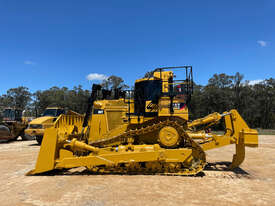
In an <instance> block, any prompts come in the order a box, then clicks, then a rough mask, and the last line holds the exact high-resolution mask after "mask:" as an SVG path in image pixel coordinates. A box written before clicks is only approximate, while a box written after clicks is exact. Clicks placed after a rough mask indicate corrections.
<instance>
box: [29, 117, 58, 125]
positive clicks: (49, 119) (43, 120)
mask: <svg viewBox="0 0 275 206" xmlns="http://www.w3.org/2000/svg"><path fill="white" fill-rule="evenodd" d="M55 119H56V117H51V116H45V117H38V118H36V119H34V120H32V121H31V122H30V124H44V123H51V122H53V121H54V120H55Z"/></svg>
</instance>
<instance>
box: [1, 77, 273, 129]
mask: <svg viewBox="0 0 275 206" xmlns="http://www.w3.org/2000/svg"><path fill="white" fill-rule="evenodd" d="M102 87H103V88H105V89H111V88H122V89H125V88H128V86H127V85H126V84H125V83H124V80H123V79H122V78H120V77H117V76H114V75H113V76H110V77H109V78H108V79H106V80H103V82H102ZM90 92H91V91H90V90H86V89H83V88H82V86H81V85H79V86H75V87H73V89H68V88H67V87H61V88H60V87H52V88H50V89H47V90H43V91H41V90H38V91H36V92H34V93H31V92H30V91H29V89H28V88H27V87H23V86H20V87H17V88H11V89H9V90H8V91H7V92H6V94H3V95H1V96H0V109H1V108H2V109H3V108H4V107H17V108H21V109H24V110H25V111H26V115H30V116H36V115H37V114H41V113H43V111H44V110H45V108H46V107H48V106H60V107H63V108H65V109H66V108H67V109H70V110H73V111H76V112H78V113H84V112H85V111H86V108H87V104H88V102H87V101H88V98H89V96H90ZM233 108H235V109H237V110H238V111H239V113H240V114H241V115H242V117H243V118H244V119H245V121H246V122H247V123H248V124H249V126H250V127H253V128H265V129H266V128H273V129H275V79H274V78H269V79H265V80H263V81H262V82H259V83H257V84H253V85H252V84H250V82H249V81H244V76H243V75H242V74H240V73H236V74H235V75H227V74H224V73H222V74H214V75H213V76H212V77H211V78H210V79H209V80H208V84H207V85H205V86H202V85H198V84H195V85H194V91H193V95H192V98H191V102H190V104H189V111H190V119H197V118H200V117H203V116H205V115H207V114H210V113H213V112H219V113H222V112H224V111H228V110H230V109H233Z"/></svg>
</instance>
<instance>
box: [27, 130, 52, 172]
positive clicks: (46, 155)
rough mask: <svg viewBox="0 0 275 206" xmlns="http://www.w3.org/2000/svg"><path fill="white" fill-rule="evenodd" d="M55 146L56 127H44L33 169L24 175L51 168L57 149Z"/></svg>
mask: <svg viewBox="0 0 275 206" xmlns="http://www.w3.org/2000/svg"><path fill="white" fill-rule="evenodd" d="M56 146H57V129H55V128H54V127H51V128H47V129H45V133H44V138H43V141H42V144H41V146H40V151H39V155H38V158H37V161H36V165H35V169H33V170H31V171H29V172H28V173H27V174H26V175H34V174H38V173H43V172H47V171H50V170H53V169H54V165H55V158H56V151H57V148H56Z"/></svg>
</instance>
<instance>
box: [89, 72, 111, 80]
mask: <svg viewBox="0 0 275 206" xmlns="http://www.w3.org/2000/svg"><path fill="white" fill-rule="evenodd" d="M107 78H108V77H107V76H106V75H104V74H98V73H91V74H88V75H87V76H86V79H88V80H89V81H93V80H99V81H101V80H104V79H107Z"/></svg>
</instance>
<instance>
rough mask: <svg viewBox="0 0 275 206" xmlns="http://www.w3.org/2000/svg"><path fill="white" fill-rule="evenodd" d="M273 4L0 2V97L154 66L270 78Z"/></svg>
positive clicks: (197, 74) (266, 0) (274, 65)
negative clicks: (12, 91) (21, 89)
mask: <svg viewBox="0 0 275 206" xmlns="http://www.w3.org/2000/svg"><path fill="white" fill-rule="evenodd" d="M274 11H275V1H274V0H230V1H220V0H209V1H205V0H193V1H190V0H188V1H187V0H179V1H177V0H172V1H167V0H156V1H155V0H131V1H129V0H125V1H124V0H110V1H93V0H80V1H76V0H58V1H57V0H47V1H37V0H0V71H1V72H0V74H1V83H0V94H3V93H6V91H7V90H8V89H9V88H15V87H18V86H26V87H28V88H29V89H30V91H31V92H34V91H36V90H45V89H49V88H50V87H53V86H58V87H63V86H65V87H68V88H70V89H71V88H73V86H77V85H82V86H83V88H84V89H90V88H91V84H92V83H98V82H100V80H102V79H104V78H106V77H108V76H110V75H116V76H119V77H122V78H123V79H124V80H125V82H126V84H128V85H130V86H131V85H133V84H134V81H135V80H136V79H138V78H141V77H142V76H143V75H144V74H145V73H146V72H147V71H150V70H153V69H155V68H157V67H165V66H181V65H192V66H193V73H194V81H195V82H196V83H197V84H202V85H205V84H207V82H208V79H209V78H210V77H212V76H213V74H215V73H226V74H229V75H233V74H235V73H236V72H240V73H241V74H244V78H245V79H246V80H251V81H258V80H263V79H266V78H271V77H273V78H274V77H275V12H274Z"/></svg>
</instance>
